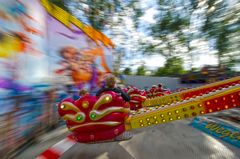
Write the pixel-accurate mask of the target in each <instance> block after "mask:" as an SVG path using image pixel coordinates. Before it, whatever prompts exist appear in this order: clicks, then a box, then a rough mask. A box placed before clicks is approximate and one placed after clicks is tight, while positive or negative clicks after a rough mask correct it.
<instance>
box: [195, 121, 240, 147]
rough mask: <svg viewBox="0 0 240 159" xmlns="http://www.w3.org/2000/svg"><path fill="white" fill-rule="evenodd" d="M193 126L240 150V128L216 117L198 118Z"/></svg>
mask: <svg viewBox="0 0 240 159" xmlns="http://www.w3.org/2000/svg"><path fill="white" fill-rule="evenodd" d="M191 126H193V127H194V128H197V129H199V130H201V131H203V132H205V133H207V134H210V135H212V136H214V137H216V138H219V139H221V140H223V141H225V142H228V143H230V144H232V145H234V146H237V147H239V148H240V127H235V126H233V125H230V124H229V123H225V122H223V121H219V120H218V119H217V118H214V117H197V118H195V119H194V120H193V121H192V123H191Z"/></svg>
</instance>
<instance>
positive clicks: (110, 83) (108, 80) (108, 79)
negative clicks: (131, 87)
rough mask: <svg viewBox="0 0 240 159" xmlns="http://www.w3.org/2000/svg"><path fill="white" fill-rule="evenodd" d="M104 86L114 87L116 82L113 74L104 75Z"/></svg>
mask: <svg viewBox="0 0 240 159" xmlns="http://www.w3.org/2000/svg"><path fill="white" fill-rule="evenodd" d="M105 81H106V86H107V87H108V88H114V87H115V84H116V78H115V76H114V75H112V74H110V75H108V76H107V77H106V80H105Z"/></svg>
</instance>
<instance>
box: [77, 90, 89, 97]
mask: <svg viewBox="0 0 240 159" xmlns="http://www.w3.org/2000/svg"><path fill="white" fill-rule="evenodd" d="M87 94H88V91H87V90H86V89H81V90H80V91H79V96H84V95H87Z"/></svg>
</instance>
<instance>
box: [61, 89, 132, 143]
mask: <svg viewBox="0 0 240 159" xmlns="http://www.w3.org/2000/svg"><path fill="white" fill-rule="evenodd" d="M58 111H59V114H60V116H61V117H62V118H63V119H64V120H66V125H67V127H68V129H69V130H70V131H72V132H73V136H74V138H75V139H76V140H77V141H78V142H87V143H89V142H97V141H105V140H110V139H113V138H115V137H116V136H118V135H120V134H122V133H123V132H124V131H125V120H126V119H127V117H128V116H129V112H130V110H129V109H128V105H127V103H125V102H124V101H123V100H122V98H121V97H120V96H119V95H118V94H116V93H114V92H105V93H103V95H102V96H101V97H100V98H97V97H96V96H90V95H86V96H84V97H82V98H80V99H78V100H76V101H74V100H72V99H69V98H68V99H65V100H63V101H62V102H61V103H59V108H58Z"/></svg>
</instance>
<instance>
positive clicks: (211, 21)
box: [202, 0, 240, 66]
mask: <svg viewBox="0 0 240 159" xmlns="http://www.w3.org/2000/svg"><path fill="white" fill-rule="evenodd" d="M207 6H208V7H207V11H206V13H205V14H206V21H205V23H204V25H203V27H202V31H203V33H204V35H205V36H206V37H207V38H208V39H209V40H211V39H212V40H214V41H215V48H216V50H217V52H216V55H217V57H218V63H219V65H225V66H233V65H235V64H236V63H238V62H239V59H240V57H239V46H240V45H239V40H236V38H234V37H236V36H239V32H240V20H239V12H240V7H239V2H237V3H236V4H235V5H233V6H230V5H229V3H228V1H220V0H210V1H208V2H207ZM234 52H235V53H234Z"/></svg>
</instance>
